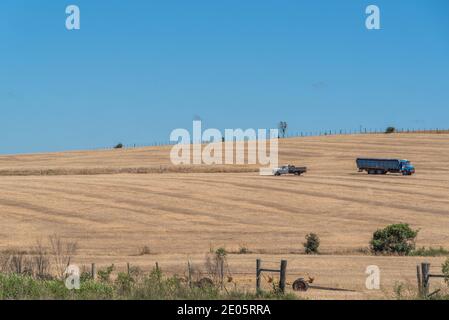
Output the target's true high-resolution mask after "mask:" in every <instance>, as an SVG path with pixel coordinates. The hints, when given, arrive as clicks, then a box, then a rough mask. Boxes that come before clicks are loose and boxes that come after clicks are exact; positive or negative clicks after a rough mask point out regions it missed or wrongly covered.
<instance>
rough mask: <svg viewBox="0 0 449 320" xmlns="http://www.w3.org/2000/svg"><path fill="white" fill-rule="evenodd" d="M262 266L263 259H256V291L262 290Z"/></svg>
mask: <svg viewBox="0 0 449 320" xmlns="http://www.w3.org/2000/svg"><path fill="white" fill-rule="evenodd" d="M261 267H262V260H260V259H257V260H256V293H259V292H260V269H261Z"/></svg>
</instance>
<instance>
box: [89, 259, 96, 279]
mask: <svg viewBox="0 0 449 320" xmlns="http://www.w3.org/2000/svg"><path fill="white" fill-rule="evenodd" d="M90 272H91V276H92V280H95V278H96V277H97V268H96V267H95V263H92V266H91V269H90Z"/></svg>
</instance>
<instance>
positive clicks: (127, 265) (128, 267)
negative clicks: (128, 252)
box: [126, 262, 131, 276]
mask: <svg viewBox="0 0 449 320" xmlns="http://www.w3.org/2000/svg"><path fill="white" fill-rule="evenodd" d="M126 272H127V273H128V276H129V275H130V274H131V267H130V265H129V262H127V263H126Z"/></svg>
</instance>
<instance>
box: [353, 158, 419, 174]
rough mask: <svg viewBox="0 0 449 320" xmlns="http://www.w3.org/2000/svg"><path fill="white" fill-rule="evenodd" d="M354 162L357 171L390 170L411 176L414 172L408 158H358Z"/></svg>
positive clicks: (384, 171) (385, 171)
mask: <svg viewBox="0 0 449 320" xmlns="http://www.w3.org/2000/svg"><path fill="white" fill-rule="evenodd" d="M356 162H357V168H358V169H359V172H363V171H366V172H368V174H387V173H388V172H391V173H402V174H403V175H404V176H411V175H412V174H414V173H415V167H414V166H413V165H412V164H411V163H410V161H408V160H399V159H372V158H358V159H357V161H356Z"/></svg>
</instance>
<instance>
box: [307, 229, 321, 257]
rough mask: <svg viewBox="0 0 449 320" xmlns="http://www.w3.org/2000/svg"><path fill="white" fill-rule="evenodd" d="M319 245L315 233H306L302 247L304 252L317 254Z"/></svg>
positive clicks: (318, 239)
mask: <svg viewBox="0 0 449 320" xmlns="http://www.w3.org/2000/svg"><path fill="white" fill-rule="evenodd" d="M319 247H320V238H319V237H318V235H316V234H315V233H309V234H308V235H306V242H305V243H304V249H305V252H306V254H318V253H319V252H318V248H319Z"/></svg>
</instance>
